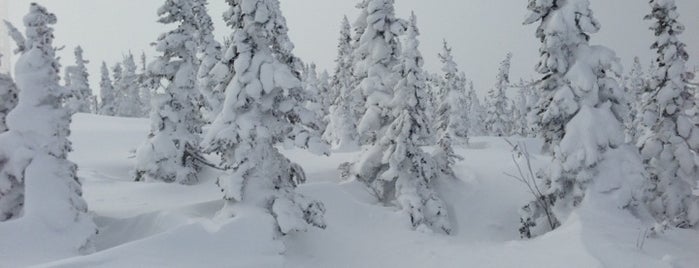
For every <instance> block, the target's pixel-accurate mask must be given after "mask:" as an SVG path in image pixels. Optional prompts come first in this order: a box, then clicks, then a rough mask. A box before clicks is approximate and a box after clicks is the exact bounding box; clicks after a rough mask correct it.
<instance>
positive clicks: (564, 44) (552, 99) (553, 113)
mask: <svg viewBox="0 0 699 268" xmlns="http://www.w3.org/2000/svg"><path fill="white" fill-rule="evenodd" d="M528 9H529V10H530V11H531V12H530V15H529V17H528V18H527V19H526V21H525V24H531V23H535V22H540V25H539V27H538V29H537V31H536V34H537V38H538V39H539V40H540V41H541V43H542V47H541V49H540V53H541V58H540V62H539V64H538V66H537V68H536V69H537V71H538V72H539V73H541V74H542V75H543V77H544V78H543V79H542V80H541V81H540V83H538V90H539V91H540V92H541V94H542V96H543V100H542V102H540V104H539V107H538V109H540V111H539V112H538V113H537V114H539V116H540V119H539V125H540V126H541V127H542V130H543V131H544V133H543V134H544V137H545V138H546V142H547V143H548V144H549V145H550V147H551V150H552V151H553V161H552V164H551V165H550V169H549V170H548V172H546V171H545V170H542V171H541V172H539V176H540V178H541V179H542V180H543V181H542V182H541V183H540V186H539V187H540V189H541V196H537V197H536V199H535V200H534V201H532V202H530V203H529V204H528V205H526V206H524V207H523V208H522V209H521V211H520V213H521V214H520V217H521V222H522V227H521V228H520V233H521V235H522V237H532V236H537V235H541V234H542V233H545V232H547V231H549V230H551V229H552V228H557V227H558V226H560V224H561V223H562V222H561V221H563V220H565V219H567V218H568V216H569V215H570V213H571V212H572V211H573V210H574V209H575V208H576V207H578V206H579V205H580V204H581V203H582V202H583V200H584V199H585V198H586V196H587V195H588V194H590V192H589V191H588V189H595V190H594V193H595V195H594V196H595V198H603V197H602V196H609V198H610V199H614V201H613V202H616V203H615V204H610V205H613V206H617V207H620V208H621V207H627V206H629V204H630V203H631V200H630V199H631V197H630V196H628V195H625V194H626V193H630V192H632V191H633V190H632V189H631V188H634V187H636V186H639V185H638V184H639V180H641V178H642V176H641V174H640V172H639V171H635V170H631V171H629V170H622V171H617V174H615V175H614V176H607V177H605V180H607V181H605V182H604V183H600V184H599V185H596V181H597V180H599V179H600V178H598V177H599V175H600V171H601V169H600V167H601V166H606V167H607V168H608V169H613V168H620V166H622V165H626V164H629V163H631V162H634V161H637V159H639V157H638V155H637V154H638V153H637V151H636V150H632V149H630V148H628V146H625V145H624V134H623V127H622V123H621V118H623V114H618V113H616V112H617V111H620V110H623V109H618V108H615V107H614V106H623V103H622V102H621V101H620V98H623V89H621V87H620V86H619V85H618V83H617V81H616V80H615V79H614V78H613V76H612V75H613V74H615V75H617V76H618V75H620V73H621V71H622V70H621V69H622V68H621V64H620V63H619V59H618V58H617V57H616V55H615V53H614V52H613V51H611V50H610V49H608V48H606V47H603V46H590V45H589V43H588V40H589V38H590V34H592V33H596V32H597V31H598V30H599V28H600V25H599V23H598V22H597V20H595V18H594V17H593V15H592V11H591V10H590V9H589V2H588V0H567V1H538V0H530V2H529V6H528ZM636 164H640V163H636ZM609 166H613V168H611V167H609ZM634 172H637V173H634ZM607 175H608V174H607ZM610 185H618V187H617V186H614V188H605V187H607V186H610ZM595 187H598V188H595ZM639 187H640V186H639ZM602 189H603V190H602ZM605 200H606V199H605ZM608 202H612V201H608Z"/></svg>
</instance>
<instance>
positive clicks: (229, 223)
mask: <svg viewBox="0 0 699 268" xmlns="http://www.w3.org/2000/svg"><path fill="white" fill-rule="evenodd" d="M147 131H148V121H147V120H139V119H122V118H110V117H100V116H94V115H83V114H79V115H76V116H75V117H74V120H73V133H72V136H71V139H72V141H73V143H74V148H75V151H74V152H73V153H72V154H71V156H70V158H71V159H72V160H73V161H75V162H76V163H78V165H79V166H80V172H79V175H80V177H81V178H82V179H83V180H84V191H85V199H86V200H87V202H88V204H89V206H90V210H91V211H92V212H93V213H94V215H95V219H96V222H97V224H98V225H99V226H100V234H99V235H98V237H97V241H96V242H97V243H96V246H97V250H98V252H97V253H95V254H92V255H89V256H77V257H74V258H69V259H62V260H55V261H53V262H50V263H43V262H42V261H38V260H42V259H45V257H41V256H42V255H45V254H49V253H42V252H33V251H31V247H32V245H26V247H27V248H26V250H27V252H31V254H22V255H21V256H17V257H16V258H12V259H9V260H8V259H2V260H0V267H23V266H32V265H35V266H37V267H687V268H690V267H699V254H698V253H699V232H698V231H693V230H671V231H668V232H666V233H664V234H661V235H659V236H656V237H653V238H648V239H645V240H644V239H639V235H642V234H643V233H644V232H645V231H646V230H647V229H648V227H649V226H648V224H644V223H642V222H640V221H639V220H637V219H636V218H634V217H633V216H631V215H630V214H628V213H627V212H624V211H621V210H619V209H617V208H614V207H608V206H605V205H604V204H606V203H603V202H593V201H591V200H595V199H593V198H588V199H586V200H587V201H586V202H585V203H584V204H583V205H582V207H581V208H580V209H579V210H578V211H577V212H575V213H573V214H572V215H571V217H570V218H569V219H568V220H567V221H566V222H565V224H564V225H563V226H562V227H560V228H559V229H557V230H556V231H553V232H551V233H549V234H546V235H544V236H541V237H539V238H536V239H532V240H520V239H519V233H518V232H517V228H518V226H519V218H518V214H517V209H518V208H519V207H520V206H521V205H522V204H524V203H526V201H528V200H529V199H530V197H529V196H528V194H527V192H526V191H525V187H523V185H520V184H519V182H517V181H515V180H513V179H511V178H508V177H507V176H506V175H504V173H505V172H514V168H515V167H514V164H512V160H511V154H510V149H509V145H507V143H506V142H505V141H503V140H502V139H498V138H489V137H482V138H474V139H473V142H472V144H471V145H470V146H469V147H468V148H466V147H464V148H459V149H457V153H459V154H461V155H462V156H464V158H465V160H464V161H462V162H459V163H458V165H457V167H456V173H457V175H458V176H459V180H454V181H442V182H440V185H439V187H438V190H439V191H440V193H441V194H442V196H443V198H444V200H445V201H446V202H447V203H448V204H450V207H449V209H450V213H451V216H452V220H455V222H454V226H455V227H456V228H455V230H454V231H455V234H454V235H452V236H444V235H437V234H430V233H422V232H416V231H411V230H410V226H409V221H408V220H406V219H404V218H401V217H402V216H401V214H399V213H397V210H396V209H394V208H390V207H383V206H380V205H377V204H375V200H374V198H373V197H372V196H371V195H369V193H368V192H367V191H366V190H365V189H364V188H363V187H362V186H361V185H359V184H358V183H355V182H343V181H340V179H339V173H338V171H337V169H336V167H337V166H338V165H339V164H340V163H341V162H345V161H349V160H351V159H352V158H353V157H355V156H356V153H342V154H335V155H333V156H331V157H319V156H314V155H311V154H309V153H306V152H302V151H298V150H291V151H285V154H287V155H288V156H289V157H290V158H291V159H292V160H295V161H298V162H299V163H300V164H301V165H302V166H303V167H304V168H305V169H306V172H307V173H308V176H309V182H308V183H307V184H305V185H303V186H302V187H301V188H300V191H301V192H303V193H304V194H305V195H307V196H309V197H312V198H315V199H319V200H322V201H323V202H324V203H325V205H326V208H327V214H326V221H327V224H328V228H327V229H326V230H310V231H309V232H307V233H297V234H293V235H289V236H287V237H285V238H284V239H283V240H281V241H274V240H273V239H272V237H273V233H272V232H271V230H272V228H271V226H272V225H273V219H271V218H270V217H269V216H267V215H261V214H259V213H258V212H257V211H256V210H254V209H250V210H243V211H245V212H244V213H242V215H239V216H238V217H236V218H232V219H221V218H218V217H216V213H217V211H218V210H219V208H220V207H221V206H222V205H223V202H222V201H220V195H221V194H220V192H219V190H218V188H217V187H216V186H215V184H214V181H215V177H216V172H215V171H213V170H207V171H205V172H207V174H206V175H205V176H203V177H204V178H207V179H205V180H204V181H203V182H202V183H201V184H199V185H196V186H180V185H168V184H157V183H135V182H132V179H131V178H132V176H131V174H130V172H131V168H132V166H133V164H134V163H133V161H134V159H133V158H132V157H131V156H132V154H133V153H132V150H133V149H135V148H136V146H138V144H139V143H141V142H142V141H143V140H144V139H145V137H146V134H147ZM513 139H514V140H518V141H519V140H521V139H516V138H513ZM522 141H523V142H525V143H526V144H527V146H528V147H529V148H530V150H531V149H532V148H538V147H540V144H541V143H540V142H539V141H536V140H522ZM548 160H549V159H547V158H545V157H541V156H538V154H537V156H536V158H535V159H534V162H535V164H536V165H538V166H542V165H544V164H545V163H547V161H548ZM613 169H614V168H609V170H613ZM612 174H613V173H612ZM639 241H643V246H642V247H639V246H637V244H639ZM285 248H286V250H284V249H285ZM2 250H3V249H0V251H2Z"/></svg>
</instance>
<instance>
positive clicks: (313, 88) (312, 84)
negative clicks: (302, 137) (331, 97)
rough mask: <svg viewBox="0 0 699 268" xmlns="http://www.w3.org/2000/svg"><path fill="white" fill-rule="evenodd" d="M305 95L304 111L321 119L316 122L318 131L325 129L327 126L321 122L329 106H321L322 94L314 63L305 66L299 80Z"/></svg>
mask: <svg viewBox="0 0 699 268" xmlns="http://www.w3.org/2000/svg"><path fill="white" fill-rule="evenodd" d="M301 83H302V85H303V88H304V89H305V95H306V97H305V98H306V103H305V106H306V109H308V110H309V111H312V112H314V113H315V116H316V118H319V119H321V120H320V121H319V122H318V127H320V129H325V128H326V127H327V124H325V122H324V121H323V120H322V119H323V118H325V116H326V115H327V112H326V111H327V109H328V108H329V106H323V98H324V96H323V94H324V93H323V92H322V88H321V87H320V86H321V85H320V79H319V78H318V70H317V67H316V64H315V63H311V64H309V65H307V66H306V68H305V71H304V72H303V79H301Z"/></svg>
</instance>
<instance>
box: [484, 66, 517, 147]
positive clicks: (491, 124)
mask: <svg viewBox="0 0 699 268" xmlns="http://www.w3.org/2000/svg"><path fill="white" fill-rule="evenodd" d="M511 61H512V54H511V53H507V56H506V57H505V60H503V61H502V63H501V64H500V69H499V71H498V75H497V78H496V79H497V82H496V84H495V87H494V88H492V89H491V90H490V92H488V100H487V108H486V109H487V111H486V115H485V127H486V131H487V132H488V134H489V135H494V136H498V137H502V136H507V135H508V134H509V133H510V130H511V128H512V126H511V123H512V122H511V118H510V114H511V110H510V107H509V103H508V99H507V89H508V88H509V84H510V63H511Z"/></svg>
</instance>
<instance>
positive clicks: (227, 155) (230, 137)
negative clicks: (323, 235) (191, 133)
mask: <svg viewBox="0 0 699 268" xmlns="http://www.w3.org/2000/svg"><path fill="white" fill-rule="evenodd" d="M228 3H229V4H230V9H229V10H228V11H227V12H226V13H225V16H224V17H225V19H226V21H227V23H228V25H230V26H231V27H232V28H233V35H232V38H231V39H230V40H231V41H230V47H228V48H227V50H226V51H227V52H226V53H224V55H226V56H224V57H223V60H222V62H221V64H220V65H225V64H230V65H229V66H225V67H223V66H222V67H217V68H224V69H229V70H232V73H233V75H232V76H231V77H230V79H228V80H225V82H224V83H225V88H227V90H226V100H225V102H224V105H223V110H222V112H221V113H220V114H219V115H218V117H217V118H216V120H214V122H213V124H212V126H211V129H210V130H209V131H208V133H207V134H206V135H205V139H204V141H203V143H202V144H203V146H204V147H205V148H206V151H207V152H215V153H218V154H219V155H220V156H221V157H222V165H223V166H224V167H225V168H227V169H228V171H227V172H226V174H225V175H223V176H222V177H220V178H219V179H218V185H219V186H220V187H221V190H222V191H223V194H224V199H225V200H226V201H227V202H226V206H225V207H224V209H223V210H222V211H221V212H220V214H221V215H223V216H233V215H235V214H236V207H238V206H241V205H247V206H254V207H258V208H260V209H263V210H264V211H266V212H267V213H269V214H270V215H272V216H274V218H275V219H276V229H277V230H278V231H279V232H280V234H287V233H290V232H294V231H303V230H306V229H307V228H308V227H309V226H316V227H320V228H324V227H325V222H324V220H323V214H324V212H325V208H324V206H323V204H322V203H321V202H319V201H314V200H309V199H307V198H306V197H304V196H303V195H301V194H299V193H297V192H296V190H295V188H296V186H297V185H298V184H300V183H303V182H304V181H305V174H304V172H303V169H302V168H301V167H300V166H298V165H297V164H294V163H292V162H291V161H290V160H289V159H287V158H286V157H285V156H284V155H282V154H281V153H280V152H279V150H278V149H277V147H276V145H278V144H280V143H284V144H288V145H295V146H298V147H301V148H307V149H309V150H311V151H312V152H316V153H328V152H329V148H328V146H327V144H324V143H323V142H322V141H321V139H320V137H319V136H320V135H319V133H318V132H319V129H318V128H317V127H318V126H317V125H315V123H316V122H317V121H316V120H317V119H316V118H315V116H314V114H313V112H311V111H309V110H307V109H306V108H305V107H304V105H303V104H304V102H305V101H306V99H305V98H304V90H303V88H302V86H301V80H300V74H299V69H298V68H299V67H300V65H299V64H298V60H297V59H296V58H295V57H294V56H293V53H292V49H293V44H292V43H291V41H290V40H289V38H288V35H287V31H288V30H287V27H286V21H285V18H284V17H283V16H282V14H281V10H280V8H279V1H278V0H229V1H228Z"/></svg>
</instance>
